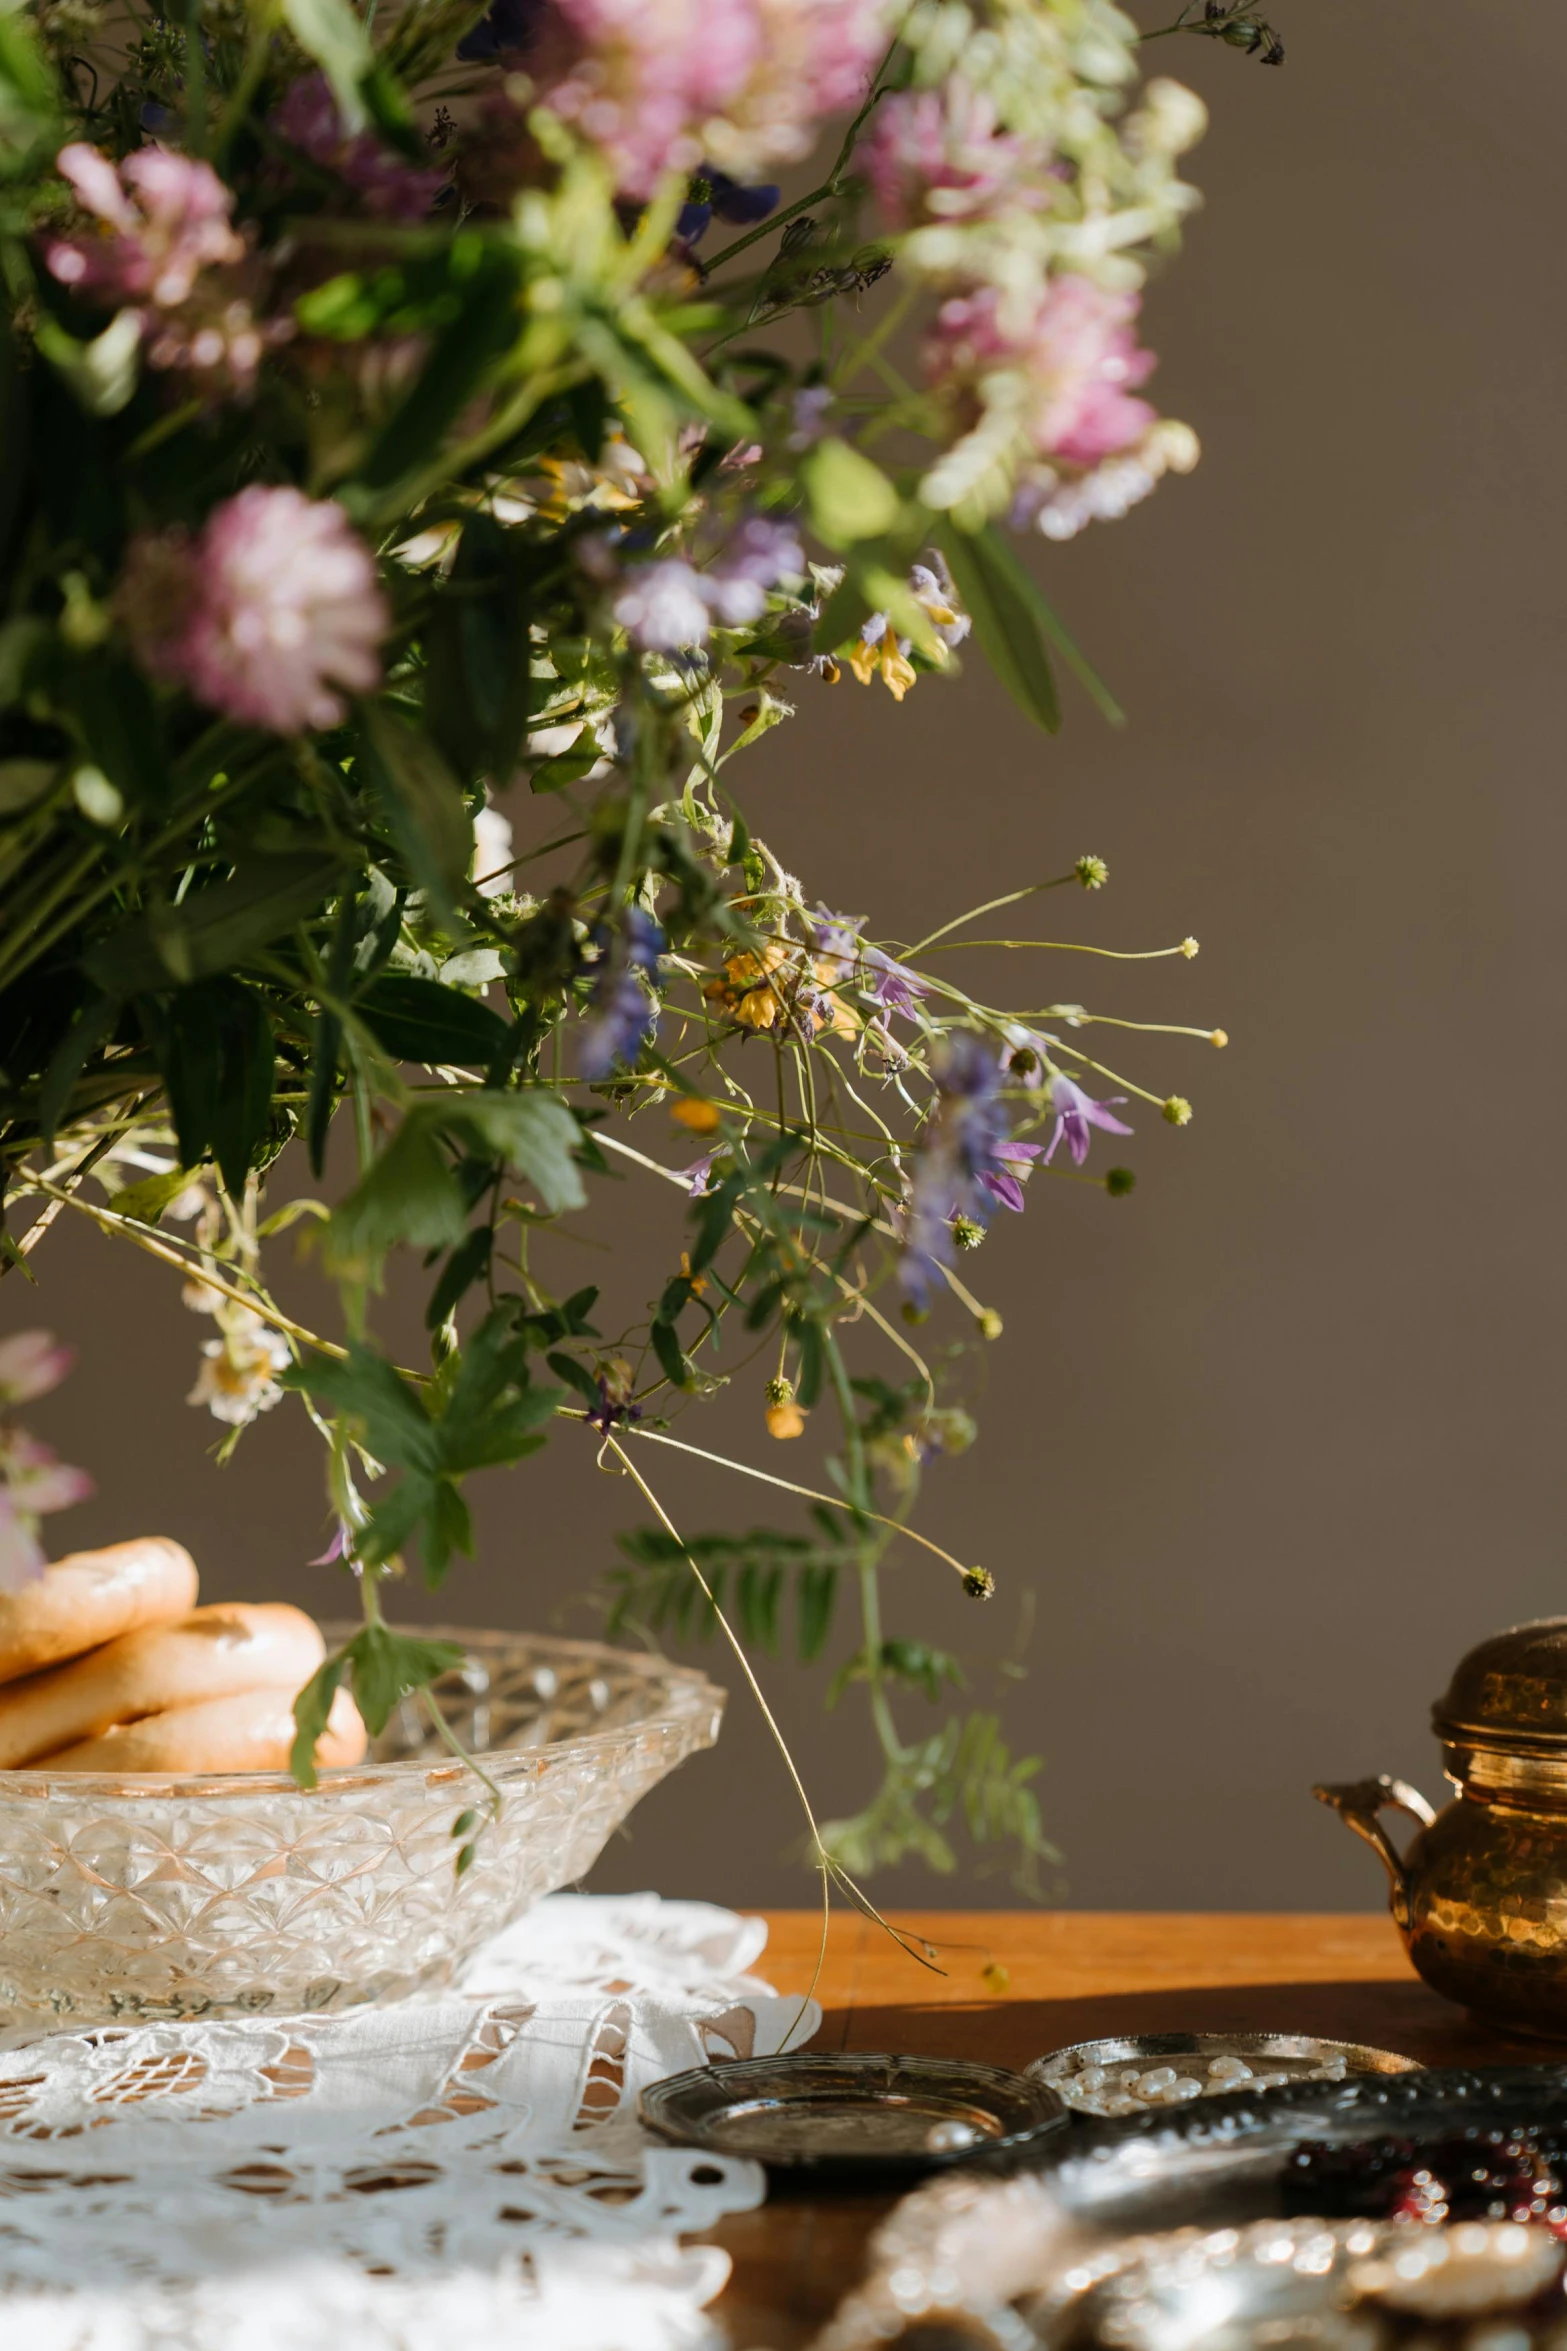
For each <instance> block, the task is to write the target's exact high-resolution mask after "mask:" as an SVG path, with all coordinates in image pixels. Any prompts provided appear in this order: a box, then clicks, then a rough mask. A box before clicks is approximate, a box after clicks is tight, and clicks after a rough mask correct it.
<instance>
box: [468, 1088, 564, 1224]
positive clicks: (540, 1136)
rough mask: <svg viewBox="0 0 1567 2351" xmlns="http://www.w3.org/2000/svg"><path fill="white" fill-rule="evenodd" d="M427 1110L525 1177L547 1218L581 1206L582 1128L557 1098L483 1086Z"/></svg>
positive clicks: (534, 1092) (540, 1092)
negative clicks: (579, 1157) (579, 1158)
mask: <svg viewBox="0 0 1567 2351" xmlns="http://www.w3.org/2000/svg"><path fill="white" fill-rule="evenodd" d="M430 1110H431V1114H432V1115H433V1116H436V1117H438V1118H439V1119H440V1121H441V1123H442V1124H443V1125H445V1126H448V1127H450V1128H451V1129H452V1130H453V1132H454V1133H457V1134H462V1135H468V1136H472V1137H473V1138H474V1139H475V1140H477V1141H478V1142H479V1143H481V1144H482V1145H483V1146H484V1147H485V1148H486V1149H487V1150H489V1151H493V1152H494V1154H495V1156H496V1157H497V1158H498V1159H504V1160H505V1161H506V1163H507V1165H508V1166H510V1167H512V1168H515V1169H516V1171H517V1173H518V1174H519V1175H521V1176H525V1177H526V1178H527V1180H528V1182H529V1183H530V1184H532V1186H533V1188H534V1190H535V1191H536V1192H537V1193H538V1195H539V1198H540V1199H541V1200H542V1201H543V1203H544V1205H545V1207H546V1208H547V1209H548V1210H549V1212H550V1214H551V1215H552V1216H559V1215H561V1214H562V1213H563V1212H564V1211H565V1210H567V1209H571V1208H581V1207H583V1206H584V1205H585V1204H586V1201H587V1193H586V1192H585V1191H584V1190H583V1187H582V1178H581V1176H580V1175H579V1174H578V1172H577V1163H576V1157H575V1153H576V1149H577V1145H578V1143H579V1141H580V1139H581V1132H582V1130H581V1128H580V1127H579V1126H578V1125H577V1122H576V1120H575V1119H574V1118H573V1117H572V1115H571V1112H570V1110H569V1109H568V1108H567V1107H566V1105H565V1103H564V1102H562V1100H561V1099H560V1096H559V1095H558V1094H549V1093H545V1092H543V1091H542V1090H537V1089H530V1090H529V1091H527V1092H526V1093H520V1094H510V1093H500V1092H498V1091H495V1090H493V1089H488V1088H487V1089H485V1090H483V1091H481V1092H478V1093H474V1094H454V1095H452V1096H451V1097H449V1098H448V1099H447V1100H446V1101H443V1102H437V1103H433V1104H431V1105H430Z"/></svg>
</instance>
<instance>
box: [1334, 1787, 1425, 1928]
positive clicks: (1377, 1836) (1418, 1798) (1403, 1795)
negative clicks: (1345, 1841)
mask: <svg viewBox="0 0 1567 2351" xmlns="http://www.w3.org/2000/svg"><path fill="white" fill-rule="evenodd" d="M1311 1792H1312V1794H1313V1795H1314V1796H1315V1797H1316V1799H1317V1801H1318V1803H1319V1804H1330V1805H1331V1806H1332V1808H1333V1810H1334V1811H1335V1812H1336V1813H1337V1814H1338V1815H1339V1817H1340V1819H1341V1820H1342V1821H1344V1822H1345V1824H1346V1825H1347V1826H1348V1827H1349V1828H1352V1829H1353V1830H1354V1832H1355V1834H1356V1836H1357V1837H1364V1838H1365V1840H1366V1843H1367V1844H1368V1845H1369V1846H1371V1847H1372V1849H1373V1851H1374V1852H1376V1853H1377V1854H1378V1855H1379V1856H1380V1857H1381V1861H1382V1866H1383V1868H1384V1869H1385V1870H1386V1871H1387V1874H1388V1878H1389V1881H1390V1882H1391V1885H1392V1888H1393V1896H1392V1910H1393V1919H1394V1923H1395V1924H1396V1925H1398V1926H1401V1927H1407V1926H1408V1924H1409V1880H1408V1878H1407V1876H1406V1875H1405V1871H1404V1861H1403V1856H1402V1854H1401V1853H1400V1852H1399V1850H1398V1847H1397V1846H1396V1845H1395V1844H1394V1842H1393V1840H1392V1838H1391V1837H1390V1836H1389V1835H1388V1833H1387V1831H1386V1829H1385V1828H1384V1827H1383V1826H1382V1823H1381V1821H1380V1820H1379V1819H1378V1817H1377V1816H1378V1814H1379V1813H1382V1812H1389V1811H1395V1812H1407V1813H1408V1815H1409V1817H1410V1819H1411V1820H1417V1821H1418V1822H1419V1823H1420V1826H1421V1827H1422V1828H1423V1829H1428V1828H1429V1827H1430V1826H1431V1823H1432V1822H1433V1821H1434V1820H1435V1818H1436V1814H1435V1813H1434V1812H1433V1811H1432V1809H1431V1807H1430V1805H1429V1804H1428V1803H1427V1802H1426V1800H1425V1798H1424V1796H1422V1795H1421V1793H1420V1791H1419V1789H1418V1788H1412V1787H1411V1786H1410V1784H1409V1782H1408V1781H1407V1780H1395V1779H1389V1777H1388V1775H1387V1773H1386V1772H1385V1771H1384V1772H1381V1773H1379V1775H1378V1776H1377V1778H1376V1779H1374V1780H1346V1781H1343V1782H1340V1783H1338V1784H1337V1785H1334V1786H1332V1787H1322V1788H1313V1789H1312V1791H1311Z"/></svg>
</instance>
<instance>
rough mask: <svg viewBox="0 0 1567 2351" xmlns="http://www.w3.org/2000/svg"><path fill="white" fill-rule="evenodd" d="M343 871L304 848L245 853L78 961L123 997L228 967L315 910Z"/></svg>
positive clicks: (160, 902)
mask: <svg viewBox="0 0 1567 2351" xmlns="http://www.w3.org/2000/svg"><path fill="white" fill-rule="evenodd" d="M341 872H342V865H341V862H340V860H339V859H337V858H335V857H331V858H328V857H322V856H318V855H315V854H312V853H309V852H304V851H299V852H288V853H285V854H283V855H279V856H266V855H262V854H260V853H257V854H254V855H249V856H247V857H246V860H245V862H244V864H243V865H242V866H240V868H239V870H238V871H237V872H236V873H235V874H233V875H232V876H231V877H230V878H229V879H228V880H226V881H221V882H212V883H209V884H208V885H207V886H206V887H205V888H197V889H194V890H192V891H191V892H190V893H189V895H188V896H187V897H186V898H185V899H184V900H183V901H182V902H181V903H180V904H178V905H176V904H175V903H174V902H173V901H172V900H171V899H157V900H154V902H153V903H152V904H151V905H150V906H148V907H147V908H146V909H145V911H144V912H143V913H141V914H139V915H137V916H135V917H134V918H133V919H132V920H131V921H130V922H128V923H126V924H124V925H123V926H122V928H121V929H119V930H117V931H115V932H113V933H112V934H111V935H110V936H109V937H108V938H106V939H101V940H100V941H99V942H98V944H97V946H95V947H93V948H92V949H91V950H90V951H89V952H88V954H87V955H85V956H84V957H83V959H82V960H83V963H84V965H85V968H86V970H87V971H88V973H89V975H90V976H91V977H92V978H93V979H95V980H96V981H97V982H98V985H99V986H100V987H101V988H103V989H105V990H106V991H109V992H112V993H117V994H120V995H131V994H134V993H138V992H150V991H153V990H157V989H164V988H169V987H171V986H178V985H182V984H184V983H186V982H188V981H191V980H199V979H205V978H210V977H213V976H215V975H216V974H217V973H219V972H225V971H231V970H232V969H233V968H234V967H235V966H236V965H237V964H241V963H243V962H244V961H245V960H246V958H247V957H248V956H250V955H252V954H254V953H255V952H256V951H257V950H258V949H259V948H262V947H266V946H269V945H270V944H271V942H272V941H273V940H274V939H276V938H278V937H280V936H281V934H282V933H283V932H284V931H287V930H291V929H292V928H293V927H294V925H295V924H296V923H300V922H303V921H306V920H307V919H308V918H309V917H310V916H311V915H313V914H316V913H318V912H319V911H320V910H321V908H322V907H323V906H324V905H325V903H326V901H327V899H328V898H329V897H330V896H331V894H332V887H333V884H334V882H335V881H336V880H337V879H338V877H339V875H340V874H341Z"/></svg>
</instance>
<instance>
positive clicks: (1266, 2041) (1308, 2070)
mask: <svg viewBox="0 0 1567 2351" xmlns="http://www.w3.org/2000/svg"><path fill="white" fill-rule="evenodd" d="M1225 2057H1234V2058H1238V2059H1240V2060H1241V2062H1242V2063H1243V2064H1246V2065H1249V2066H1250V2067H1251V2068H1252V2071H1253V2073H1254V2074H1257V2073H1269V2074H1279V2073H1282V2074H1284V2075H1286V2076H1291V2075H1296V2074H1299V2075H1300V2076H1301V2077H1302V2078H1311V2077H1312V2076H1313V2075H1320V2071H1321V2068H1322V2067H1323V2066H1325V2065H1331V2064H1337V2065H1338V2066H1339V2068H1340V2069H1341V2071H1342V2072H1343V2073H1344V2074H1346V2075H1349V2074H1363V2073H1383V2074H1388V2073H1415V2072H1418V2071H1419V2070H1420V2067H1419V2061H1418V2059H1416V2058H1413V2057H1400V2056H1399V2055H1398V2054H1397V2052H1396V2051H1395V2050H1392V2049H1377V2048H1373V2047H1372V2046H1371V2045H1370V2044H1369V2043H1367V2042H1364V2041H1326V2040H1322V2039H1320V2038H1319V2037H1318V2036H1317V2035H1315V2034H1312V2033H1133V2034H1130V2035H1128V2036H1126V2037H1125V2038H1122V2039H1108V2040H1100V2041H1073V2042H1071V2043H1069V2044H1068V2046H1067V2047H1066V2048H1064V2049H1052V2050H1050V2052H1049V2053H1048V2054H1047V2055H1046V2056H1044V2057H1036V2058H1035V2059H1034V2061H1033V2063H1032V2064H1031V2065H1029V2066H1026V2067H1025V2068H1024V2070H1025V2072H1026V2073H1027V2074H1028V2077H1029V2079H1030V2080H1031V2081H1036V2082H1044V2083H1046V2084H1047V2085H1048V2086H1049V2087H1050V2088H1051V2089H1052V2090H1054V2091H1055V2092H1056V2095H1057V2096H1058V2097H1060V2098H1062V2099H1064V2100H1065V2102H1066V2104H1067V2105H1068V2106H1070V2107H1071V2108H1072V2110H1073V2112H1074V2113H1076V2114H1094V2113H1097V2112H1098V2111H1099V2110H1098V2108H1097V2107H1096V2106H1095V2105H1093V2104H1090V2103H1089V2102H1088V2101H1087V2099H1086V2098H1085V2097H1084V2096H1083V2095H1081V2094H1080V2093H1079V2092H1078V2089H1077V2082H1076V2076H1077V2074H1078V2073H1079V2071H1080V2070H1081V2069H1082V2067H1084V2066H1085V2065H1098V2066H1104V2067H1106V2068H1110V2067H1115V2068H1125V2067H1129V2066H1133V2065H1146V2066H1148V2067H1150V2068H1153V2067H1158V2066H1170V2067H1172V2068H1173V2069H1174V2070H1175V2072H1176V2073H1177V2075H1178V2076H1184V2077H1186V2078H1187V2079H1191V2080H1196V2081H1198V2082H1199V2083H1200V2085H1201V2086H1200V2089H1199V2091H1198V2096H1200V2097H1203V2098H1234V2097H1238V2096H1241V2095H1242V2094H1244V2093H1245V2092H1246V2090H1247V2084H1246V2083H1245V2081H1244V2080H1243V2081H1241V2082H1226V2081H1215V2080H1213V2078H1212V2077H1211V2075H1210V2074H1209V2072H1208V2068H1209V2067H1210V2066H1211V2065H1213V2064H1214V2063H1215V2061H1216V2060H1218V2059H1220V2058H1225ZM1182 2060H1190V2061H1191V2062H1190V2063H1183V2062H1182ZM1251 2094H1252V2095H1257V2094H1259V2092H1258V2087H1257V2085H1255V2084H1254V2085H1253V2086H1252V2090H1251Z"/></svg>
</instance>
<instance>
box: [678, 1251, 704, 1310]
mask: <svg viewBox="0 0 1567 2351" xmlns="http://www.w3.org/2000/svg"><path fill="white" fill-rule="evenodd" d="M680 1270H681V1272H682V1273H683V1274H684V1275H685V1277H686V1280H687V1281H688V1282H689V1283H690V1284H691V1295H692V1297H693V1298H705V1297H706V1296H707V1276H706V1274H705V1273H698V1274H694V1273H693V1272H692V1271H691V1252H690V1250H689V1249H682V1250H681V1252H680Z"/></svg>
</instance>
